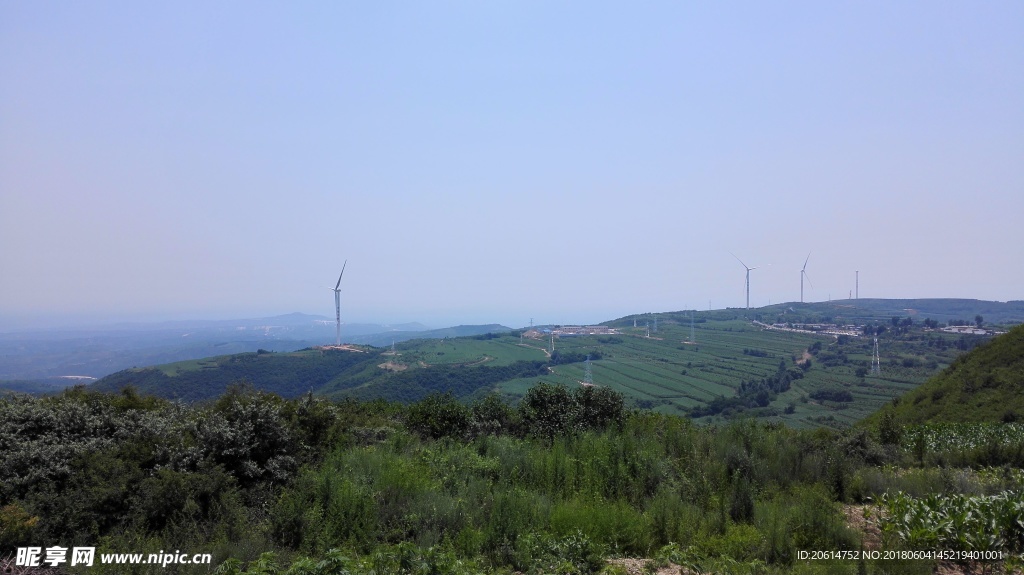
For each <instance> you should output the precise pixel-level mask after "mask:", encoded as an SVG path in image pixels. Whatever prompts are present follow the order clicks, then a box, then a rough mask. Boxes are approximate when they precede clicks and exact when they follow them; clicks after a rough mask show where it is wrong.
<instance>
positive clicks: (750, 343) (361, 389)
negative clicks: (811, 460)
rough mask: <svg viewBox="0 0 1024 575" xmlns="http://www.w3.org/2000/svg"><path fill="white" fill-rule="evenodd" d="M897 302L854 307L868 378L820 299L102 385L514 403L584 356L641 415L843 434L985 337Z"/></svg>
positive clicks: (221, 363) (854, 342)
mask: <svg viewBox="0 0 1024 575" xmlns="http://www.w3.org/2000/svg"><path fill="white" fill-rule="evenodd" d="M844 305H845V304H844ZM893 305H895V306H898V305H899V304H898V303H896V304H889V303H887V304H886V306H885V309H884V310H882V311H872V310H870V309H862V308H858V310H859V311H858V312H857V313H858V314H859V315H861V316H864V317H865V318H866V319H862V320H858V322H857V324H856V325H862V326H863V325H867V326H868V327H869V329H870V330H871V332H872V335H874V334H876V333H879V332H881V333H880V335H878V338H879V352H880V357H881V364H882V370H881V373H880V374H871V373H869V369H868V368H869V366H870V364H871V358H872V354H873V337H861V336H856V335H837V334H834V333H826V331H827V329H830V328H828V327H827V325H825V324H822V323H813V324H811V323H810V322H835V323H847V322H848V320H843V319H842V317H841V316H840V315H839V314H838V313H836V310H842V309H847V310H848V309H849V308H841V307H837V306H838V304H834V303H828V304H825V303H819V304H803V305H801V304H791V305H781V306H772V307H768V308H761V309H757V310H751V311H750V316H749V317H743V316H744V314H745V312H744V311H742V310H732V309H728V310H716V311H709V312H695V313H693V314H692V315H693V317H692V320H691V314H690V313H689V312H667V313H658V314H645V315H639V316H628V317H624V318H620V319H617V320H613V321H610V322H607V323H606V324H605V325H607V326H608V327H610V328H612V329H613V330H614V333H606V334H601V335H575V336H570V335H569V334H567V333H565V331H566V330H561V329H559V328H560V326H545V327H542V328H539V330H538V331H535V332H530V333H527V332H521V331H515V332H504V333H487V334H479V335H473V336H469V337H450V338H444V339H417V340H411V341H405V342H401V343H398V344H396V345H395V349H394V351H392V350H391V349H390V346H388V347H387V348H375V347H370V346H356V347H351V348H350V349H348V350H338V349H331V348H310V349H306V350H301V351H298V352H291V353H272V352H266V351H262V352H258V353H245V354H236V355H229V356H220V357H214V358H209V359H205V360H194V361H185V362H177V363H172V364H165V365H161V366H156V367H151V368H144V369H131V370H125V371H122V372H118V373H116V374H112V375H110V376H108V377H106V378H103V379H102V380H100V381H99V382H97V383H96V384H94V387H95V388H96V389H99V390H104V391H116V390H118V389H120V388H122V387H124V386H126V385H132V386H134V387H135V388H136V389H138V390H139V391H140V392H141V393H146V394H152V395H158V396H161V397H167V398H175V399H182V400H187V401H197V400H205V399H209V398H212V397H216V396H218V395H219V394H221V393H223V391H224V390H225V389H227V388H228V386H229V385H231V384H232V383H235V382H239V381H245V382H249V383H251V384H252V385H253V386H254V387H256V388H257V389H262V390H265V391H270V392H273V393H277V394H279V395H282V396H284V397H297V396H299V395H303V394H305V393H307V392H313V393H314V394H317V395H321V396H324V397H329V398H332V399H344V398H354V399H360V400H373V399H386V400H391V401H401V402H413V401H418V400H420V399H422V398H424V397H426V396H427V395H428V394H430V393H431V392H435V391H436V392H450V393H452V394H453V395H454V396H455V397H458V398H460V399H462V400H471V399H473V398H478V397H481V396H483V395H485V394H487V393H489V392H498V393H501V394H502V395H505V396H506V397H508V398H510V399H513V400H514V399H516V398H518V397H521V396H522V395H523V394H524V393H525V391H526V390H527V389H529V388H530V387H532V386H534V385H536V384H537V383H540V382H546V383H554V384H561V385H565V386H567V387H570V388H573V387H578V386H579V385H580V384H581V383H582V382H584V381H585V380H586V378H587V375H586V374H587V370H588V367H587V365H588V364H587V361H586V360H587V358H588V356H589V358H590V361H589V370H590V374H591V379H592V381H593V383H595V384H596V385H600V386H607V387H610V388H612V389H614V390H616V391H619V392H621V393H622V394H623V395H624V397H625V398H626V401H627V403H628V404H629V405H630V406H632V407H638V408H644V409H652V410H655V411H660V412H662V413H666V414H677V415H683V416H688V417H692V418H697V419H700V420H702V421H708V422H711V421H723V420H727V419H733V418H738V417H757V418H761V419H768V420H774V421H780V422H785V423H787V424H790V425H795V426H799V427H803V426H820V425H826V426H830V427H842V426H846V425H850V424H853V423H855V422H857V421H860V420H862V419H863V418H865V417H866V416H868V415H869V414H871V413H872V412H874V411H876V410H878V409H879V408H880V407H882V406H884V405H886V404H888V403H889V402H890V401H891V400H892V399H893V398H895V397H899V396H900V395H902V394H904V393H906V392H908V391H910V390H912V389H914V388H915V387H917V386H918V385H920V384H921V383H923V382H924V381H926V380H927V379H928V378H929V377H931V376H933V375H934V374H936V373H937V372H938V371H939V370H941V369H942V368H944V367H946V366H947V365H949V364H951V363H952V362H953V360H954V359H955V358H956V357H957V356H958V355H960V354H961V353H963V351H965V350H967V349H970V348H971V347H973V346H975V345H977V344H979V343H981V342H983V341H985V340H986V339H987V337H986V336H981V335H977V336H976V335H961V334H949V333H944V332H941V331H940V330H937V329H934V328H932V327H926V326H924V325H922V324H921V322H919V321H918V322H916V323H915V321H914V318H913V317H911V316H909V315H908V316H906V317H903V318H900V317H897V316H895V315H889V314H890V313H892V312H891V310H892V309H893V307H892V306H893ZM801 322H806V323H801ZM773 324H774V325H773ZM634 325H636V327H634ZM655 325H656V327H655ZM929 325H930V324H929ZM648 326H649V327H650V329H651V331H650V333H648V332H647V330H648ZM833 327H834V326H833ZM847 328H848V331H849V332H850V333H853V332H854V331H856V330H854V329H853V328H852V326H850V325H848V326H847ZM551 332H554V334H555V337H554V338H553V339H554V342H553V343H554V348H555V349H554V352H552V351H551V350H550V346H551V345H552V333H551ZM858 333H859V332H858Z"/></svg>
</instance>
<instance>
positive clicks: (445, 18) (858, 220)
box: [0, 0, 1024, 326]
mask: <svg viewBox="0 0 1024 575" xmlns="http://www.w3.org/2000/svg"><path fill="white" fill-rule="evenodd" d="M1022 218H1024V3H1022V2H1020V1H1018V0H1013V1H1008V2H955V3H950V2H935V1H927V2H900V3H894V2H888V1H886V2H870V1H856V2H818V1H808V2H802V3H795V2H749V3H746V2H616V3H608V2H597V1H588V2H551V1H538V2H530V1H525V0H515V1H487V2H478V1H465V2H407V3H395V2H345V3H342V2H323V3H296V2H278V3H260V2H251V1H246V2H205V1H204V2H192V3H188V2H158V3H154V2H102V1H97V2H45V1H32V2H15V1H11V2H3V3H0V321H6V322H10V323H13V322H14V321H15V320H17V321H24V320H25V319H26V318H29V319H31V318H44V317H50V318H53V317H64V318H69V319H70V318H80V317H85V316H93V317H109V318H117V319H121V318H127V317H135V318H145V319H158V318H169V317H191V318H202V317H221V318H223V317H253V316H261V315H270V314H278V313H287V312H292V311H301V312H305V313H316V314H323V315H328V316H333V314H334V299H333V295H332V294H331V292H330V290H329V288H331V287H333V286H334V283H335V281H336V280H337V277H338V272H339V271H340V268H341V266H342V262H344V261H345V260H346V259H347V260H348V269H347V271H346V272H345V278H344V280H343V282H342V287H343V292H342V302H343V303H342V306H343V310H342V316H343V319H344V320H346V321H380V322H399V321H422V322H424V323H428V324H431V325H436V326H440V325H449V324H457V323H484V322H492V321H493V322H501V323H504V324H507V325H510V326H522V325H525V324H527V323H528V322H529V320H530V318H531V317H533V318H535V321H537V322H538V323H574V322H597V321H601V320H607V319H611V318H615V317H619V316H622V315H625V314H629V313H638V312H646V311H670V310H678V309H684V308H693V307H696V308H699V309H706V308H707V306H708V304H709V300H710V304H711V305H712V306H713V307H715V308H721V307H726V306H730V307H739V306H743V305H744V291H743V280H744V271H743V268H742V266H741V265H740V264H739V263H738V262H737V261H736V260H735V259H733V257H732V256H731V255H730V254H729V252H730V251H731V252H733V253H735V254H736V255H737V256H739V257H740V258H742V259H743V261H745V262H746V263H747V264H748V265H750V266H768V264H772V265H771V266H770V267H761V268H760V269H757V270H755V271H753V272H752V273H751V304H752V305H757V306H760V305H765V304H768V303H769V301H771V302H774V303H778V302H780V301H794V300H799V297H800V290H799V286H800V275H799V270H800V267H801V265H802V264H803V261H804V258H805V257H806V256H807V253H808V252H809V251H810V252H813V253H812V254H811V258H810V262H809V264H808V267H807V270H808V273H809V276H810V279H811V281H812V282H813V286H814V287H813V289H812V288H811V287H810V286H809V285H808V286H806V288H805V289H806V298H807V299H808V300H811V301H822V300H826V299H828V298H829V297H831V298H833V299H837V298H845V297H847V296H848V294H849V292H850V291H851V290H853V289H854V272H855V270H860V280H861V281H860V295H861V297H969V298H980V299H996V300H1008V299H1024V293H1022V292H1024V289H1022V287H1024V266H1022V264H1024V225H1022Z"/></svg>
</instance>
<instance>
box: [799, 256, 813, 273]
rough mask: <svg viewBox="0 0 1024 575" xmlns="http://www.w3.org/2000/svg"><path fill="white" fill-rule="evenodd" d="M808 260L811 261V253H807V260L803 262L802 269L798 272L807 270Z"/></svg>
mask: <svg viewBox="0 0 1024 575" xmlns="http://www.w3.org/2000/svg"><path fill="white" fill-rule="evenodd" d="M810 259H811V252H807V259H806V260H804V267H802V268H800V271H804V270H805V269H807V262H808V261H810Z"/></svg>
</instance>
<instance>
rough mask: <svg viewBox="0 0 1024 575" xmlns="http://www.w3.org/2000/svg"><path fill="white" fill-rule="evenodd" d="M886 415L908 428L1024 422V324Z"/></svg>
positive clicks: (969, 355)
mask: <svg viewBox="0 0 1024 575" xmlns="http://www.w3.org/2000/svg"><path fill="white" fill-rule="evenodd" d="M882 413H892V414H893V415H895V416H896V419H897V420H898V421H900V422H902V423H907V424H918V423H926V422H930V423H975V422H998V421H1005V422H1012V421H1020V420H1024V325H1021V326H1017V327H1015V328H1013V329H1012V330H1010V331H1009V332H1008V333H1006V334H1003V335H1000V336H998V337H996V338H993V339H992V340H991V341H988V342H986V343H985V344H983V345H980V346H978V347H977V348H975V349H974V350H972V351H971V352H970V353H967V354H965V355H962V356H960V357H959V358H957V360H956V361H954V362H953V364H952V365H950V366H949V367H947V368H946V369H945V370H943V371H942V372H941V373H939V374H938V375H936V376H935V377H933V378H931V379H930V380H928V382H926V383H924V384H923V385H921V386H920V387H918V388H916V389H914V390H913V391H910V392H908V393H907V394H906V395H904V396H903V397H901V398H900V399H899V400H898V401H897V402H895V404H894V405H889V406H887V407H886V408H885V409H884V410H883V411H882ZM882 413H880V414H878V415H875V416H873V417H872V418H871V419H872V420H874V419H878V418H880V417H881V415H882Z"/></svg>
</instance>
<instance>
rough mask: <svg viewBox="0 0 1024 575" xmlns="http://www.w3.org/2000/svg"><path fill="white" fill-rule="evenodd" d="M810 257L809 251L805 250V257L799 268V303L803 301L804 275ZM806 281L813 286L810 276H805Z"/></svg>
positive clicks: (805, 274)
mask: <svg viewBox="0 0 1024 575" xmlns="http://www.w3.org/2000/svg"><path fill="white" fill-rule="evenodd" d="M810 259H811V252H807V259H805V260H804V267H802V268H800V303H804V277H805V276H807V262H808V261H810ZM807 283H809V284H811V287H814V284H813V283H811V278H810V277H809V276H808V277H807Z"/></svg>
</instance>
